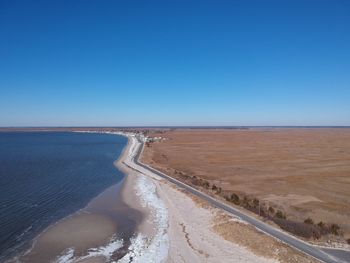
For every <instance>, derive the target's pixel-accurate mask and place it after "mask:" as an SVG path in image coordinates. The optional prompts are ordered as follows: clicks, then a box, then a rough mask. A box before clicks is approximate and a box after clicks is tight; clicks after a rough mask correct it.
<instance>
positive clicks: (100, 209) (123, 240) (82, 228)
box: [6, 133, 145, 262]
mask: <svg viewBox="0 0 350 263" xmlns="http://www.w3.org/2000/svg"><path fill="white" fill-rule="evenodd" d="M117 135H123V134H119V133H118V134H117ZM127 138H128V141H127V143H126V145H125V146H124V149H123V151H122V152H121V154H120V155H119V157H118V159H117V160H115V161H114V163H113V164H114V165H115V166H116V168H115V169H119V170H120V171H122V173H123V174H124V177H123V179H122V180H121V181H120V182H118V183H117V184H114V185H111V186H109V187H108V188H106V189H104V190H103V191H102V192H101V193H99V194H98V195H97V196H95V197H94V198H92V199H91V200H90V201H89V202H88V204H87V205H86V206H85V207H83V208H81V209H79V210H77V211H76V212H74V213H72V214H69V215H67V216H65V217H63V218H61V219H59V220H58V221H56V222H54V223H52V224H50V225H49V226H48V227H46V228H45V229H44V230H42V231H41V232H40V233H39V234H38V235H37V236H36V237H35V238H34V239H33V240H32V241H30V244H29V248H28V249H26V250H24V251H20V252H19V254H17V255H16V256H15V257H12V258H9V259H7V261H6V262H16V261H18V260H21V261H22V260H23V261H25V262H47V261H50V262H51V261H53V262H76V261H79V262H89V260H91V259H93V260H94V262H105V261H106V260H109V259H120V258H122V257H123V256H125V254H127V253H128V248H129V246H130V242H131V238H132V237H133V236H134V235H135V233H137V230H138V229H139V225H140V224H141V223H142V222H143V221H144V219H143V218H144V215H143V213H142V212H141V211H139V210H138V209H140V210H142V207H141V206H138V205H133V207H131V206H129V205H128V204H126V203H125V202H124V196H126V195H127V196H128V199H130V198H131V199H132V197H131V195H132V193H128V194H126V193H125V192H127V191H125V190H124V189H125V185H128V184H130V183H131V184H132V183H133V182H132V181H130V180H129V179H128V173H126V172H125V171H124V170H123V169H122V168H121V167H120V165H118V164H119V162H120V160H122V159H123V158H124V155H125V154H126V153H127V151H128V150H129V147H130V140H129V137H127ZM135 196H136V195H135ZM129 203H130V202H129ZM138 203H140V202H138V201H137V200H135V204H138ZM144 212H145V211H144Z"/></svg>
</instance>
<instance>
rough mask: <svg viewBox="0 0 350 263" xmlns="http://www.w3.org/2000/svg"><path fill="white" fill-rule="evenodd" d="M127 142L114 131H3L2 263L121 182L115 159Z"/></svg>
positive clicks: (0, 187)
mask: <svg viewBox="0 0 350 263" xmlns="http://www.w3.org/2000/svg"><path fill="white" fill-rule="evenodd" d="M126 144H127V138H126V137H124V136H120V135H115V134H103V133H78V132H0V262H3V261H5V260H6V259H9V258H11V257H13V256H14V255H16V254H18V253H19V252H21V251H24V250H26V249H28V248H29V247H30V245H31V242H32V240H33V239H34V238H35V237H36V236H37V235H38V234H39V233H40V232H42V231H43V230H44V229H45V228H47V227H48V226H49V225H51V224H53V223H55V222H57V221H58V220H60V219H62V218H64V217H66V216H68V215H70V214H72V213H74V212H76V211H78V210H80V209H81V208H83V207H85V206H86V205H87V204H88V203H89V201H91V200H92V199H93V198H94V197H96V196H97V195H99V194H100V193H101V192H103V191H104V190H105V189H106V188H108V187H110V186H112V185H114V184H117V183H118V182H120V181H121V180H122V179H123V177H124V175H123V173H122V172H121V171H119V170H118V169H117V168H116V167H115V166H114V164H113V162H114V161H115V160H116V159H118V157H119V156H120V154H121V153H122V151H123V149H124V147H125V146H126Z"/></svg>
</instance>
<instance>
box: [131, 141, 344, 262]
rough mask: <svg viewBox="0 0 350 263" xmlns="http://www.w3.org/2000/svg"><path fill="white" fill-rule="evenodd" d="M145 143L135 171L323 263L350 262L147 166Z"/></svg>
mask: <svg viewBox="0 0 350 263" xmlns="http://www.w3.org/2000/svg"><path fill="white" fill-rule="evenodd" d="M143 146H144V144H143V142H141V141H140V140H139V146H138V148H137V152H136V154H135V155H134V158H132V161H133V162H134V164H135V167H133V168H134V169H137V166H140V167H142V168H144V169H146V170H149V171H151V172H152V173H154V174H156V175H158V176H160V177H162V178H164V179H166V180H168V181H170V182H172V183H174V184H176V185H177V186H179V187H181V188H183V189H185V190H187V191H188V192H190V193H192V194H194V195H196V196H198V197H200V198H202V199H204V200H206V201H207V202H209V203H210V204H211V205H212V206H214V207H217V208H220V209H223V210H225V211H226V212H229V213H231V214H233V215H234V216H237V217H240V218H241V219H242V220H244V221H246V222H248V223H250V224H251V225H253V226H255V227H256V228H258V229H259V230H261V231H263V232H265V233H267V234H269V235H271V236H273V237H275V238H277V239H279V240H280V241H282V242H284V243H286V244H288V245H289V246H291V247H294V248H295V249H297V250H299V251H301V252H303V253H305V254H307V255H309V256H312V257H314V258H315V259H317V260H319V261H321V262H327V263H334V262H340V263H346V262H350V251H347V250H341V249H332V248H325V247H318V246H313V245H311V244H309V243H306V242H304V241H302V240H300V239H298V238H296V237H294V236H291V235H289V234H287V233H285V232H282V231H281V230H279V229H277V228H275V227H273V226H271V225H268V224H266V223H264V222H262V221H260V220H258V219H256V218H254V217H251V216H249V215H247V214H244V213H243V212H241V211H239V210H237V209H236V208H234V207H232V206H229V205H227V204H225V203H223V202H221V201H219V200H216V199H215V198H213V197H211V196H209V195H207V194H205V193H202V192H200V191H198V190H197V189H195V188H193V187H191V186H189V185H187V184H184V183H182V182H181V181H179V180H176V179H174V178H172V177H170V176H168V175H166V174H164V173H162V172H160V171H158V170H156V169H154V168H152V167H150V166H148V165H146V164H143V163H141V162H140V161H139V157H140V155H141V153H142V150H143Z"/></svg>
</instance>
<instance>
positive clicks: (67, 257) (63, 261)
mask: <svg viewBox="0 0 350 263" xmlns="http://www.w3.org/2000/svg"><path fill="white" fill-rule="evenodd" d="M123 243H124V242H123V240H121V239H116V238H112V239H111V241H110V242H109V243H108V244H107V245H105V246H100V247H98V248H90V249H89V250H88V253H87V255H85V256H82V257H74V251H75V250H74V248H68V249H67V250H65V251H64V252H63V253H62V255H60V256H59V257H58V258H57V259H56V260H55V261H54V262H55V263H71V262H77V261H81V260H84V259H88V258H93V257H104V258H105V259H106V260H110V259H111V257H112V255H113V253H114V252H116V251H117V250H118V249H119V248H121V247H122V246H123Z"/></svg>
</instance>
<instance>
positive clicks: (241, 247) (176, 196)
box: [119, 135, 314, 262]
mask: <svg viewBox="0 0 350 263" xmlns="http://www.w3.org/2000/svg"><path fill="white" fill-rule="evenodd" d="M128 137H129V146H128V152H126V153H125V154H124V155H123V158H122V159H121V160H120V161H119V165H122V164H124V165H125V166H124V168H123V169H125V170H124V171H125V172H127V173H128V176H127V183H126V185H125V188H124V189H123V193H130V191H128V189H130V188H129V186H132V187H133V188H134V190H135V191H136V193H138V196H139V197H141V203H142V204H143V205H144V207H145V208H148V211H146V212H145V211H144V213H145V215H146V216H145V217H144V221H143V222H142V223H141V224H140V228H139V231H140V232H139V234H138V235H139V236H140V235H141V236H143V241H142V242H141V243H143V244H142V245H140V243H138V242H139V241H140V240H141V239H140V238H138V237H136V239H135V241H134V244H135V245H133V244H132V245H131V251H130V252H131V253H130V255H131V256H132V258H133V262H218V261H219V262H314V260H313V259H311V258H309V257H307V256H305V255H304V254H302V253H300V252H297V251H295V250H294V249H292V248H290V247H288V246H286V245H284V244H282V243H281V242H279V241H276V240H275V239H273V238H272V237H269V236H267V235H265V234H262V233H261V232H259V231H257V230H256V229H255V228H254V227H251V226H249V225H247V224H245V223H244V222H242V221H240V219H238V218H234V217H232V216H230V215H228V214H226V213H224V212H221V211H220V210H218V209H215V208H212V207H210V206H208V205H207V204H206V203H205V202H203V201H201V200H198V199H197V198H196V197H194V196H191V195H190V194H188V193H185V192H184V191H183V190H181V189H179V188H177V187H176V186H174V185H172V184H170V183H168V182H167V181H165V180H164V179H162V178H160V177H158V176H157V175H155V174H153V173H151V172H150V171H148V170H145V169H144V168H142V167H140V166H137V165H136V164H135V163H134V162H133V161H132V159H133V158H134V156H135V153H136V149H137V147H139V146H140V143H139V142H138V141H137V140H136V138H135V137H134V136H133V135H129V136H128ZM128 182H133V183H132V184H129V185H128ZM145 186H147V187H145ZM142 188H143V189H144V188H147V189H148V191H146V192H143V191H142V190H141V189H142ZM147 195H148V196H149V195H151V196H152V198H147V197H146V196H147ZM131 197H132V196H128V195H127V194H126V195H124V198H125V202H126V203H127V204H128V205H130V206H133V205H135V204H136V202H134V200H132V199H131ZM145 199H148V200H149V201H151V202H147V201H145ZM128 200H130V201H131V202H129V201H128ZM135 208H137V207H135ZM223 229H226V230H230V231H223ZM237 232H238V233H239V234H237V235H235V233H237ZM228 233H229V235H227V234H228ZM242 233H244V235H241V234H242ZM140 248H141V249H140ZM133 249H134V250H133Z"/></svg>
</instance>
